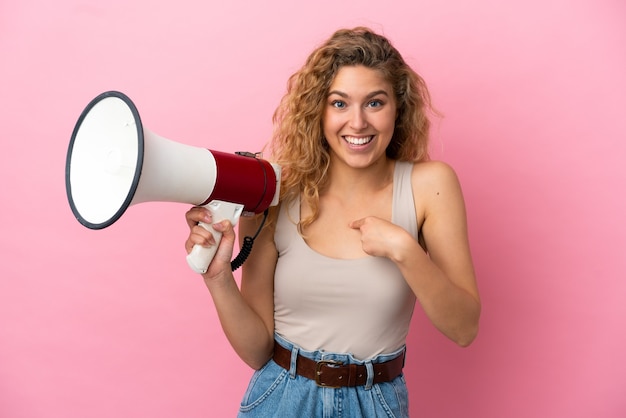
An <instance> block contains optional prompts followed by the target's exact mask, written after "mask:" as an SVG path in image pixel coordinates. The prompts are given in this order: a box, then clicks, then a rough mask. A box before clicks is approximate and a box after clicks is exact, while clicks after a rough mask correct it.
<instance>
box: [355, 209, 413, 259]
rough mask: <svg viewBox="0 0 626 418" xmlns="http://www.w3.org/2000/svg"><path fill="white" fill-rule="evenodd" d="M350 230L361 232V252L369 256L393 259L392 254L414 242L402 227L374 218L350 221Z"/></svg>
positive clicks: (368, 217)
mask: <svg viewBox="0 0 626 418" xmlns="http://www.w3.org/2000/svg"><path fill="white" fill-rule="evenodd" d="M350 228H352V229H358V230H359V231H360V232H361V245H362V247H363V251H365V252H366V253H367V254H369V255H371V256H376V257H387V258H391V259H393V252H397V251H399V250H401V249H402V248H405V247H406V246H407V245H408V244H409V243H410V242H412V241H414V239H413V237H412V236H411V235H410V234H409V233H408V232H407V231H405V230H404V229H403V228H402V227H400V226H398V225H395V224H393V223H391V222H388V221H386V220H384V219H380V218H377V217H375V216H367V217H365V218H361V219H357V220H356V221H352V222H350Z"/></svg>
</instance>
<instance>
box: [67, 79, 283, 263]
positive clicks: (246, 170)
mask: <svg viewBox="0 0 626 418" xmlns="http://www.w3.org/2000/svg"><path fill="white" fill-rule="evenodd" d="M280 173H281V170H280V166H278V165H276V164H272V163H269V162H268V161H266V160H264V159H262V158H261V157H260V155H258V154H253V153H233V154H229V153H224V152H219V151H212V150H209V149H205V148H199V147H194V146H189V145H184V144H180V143H177V142H174V141H171V140H169V139H167V138H163V137H161V136H158V135H156V134H154V133H152V132H150V131H149V130H147V129H145V128H144V127H143V126H142V123H141V119H140V117H139V112H138V111H137V108H136V107H135V105H134V104H133V102H132V101H131V100H130V98H129V97H128V96H126V95H125V94H123V93H120V92H117V91H107V92H104V93H102V94H100V95H98V96H97V97H96V98H94V99H93V100H92V101H91V102H90V103H89V104H88V105H87V107H86V108H85V109H84V110H83V112H82V114H81V115H80V117H79V119H78V122H77V123H76V126H75V127H74V130H73V132H72V138H71V141H70V145H69V149H68V151H67V159H66V164H65V187H66V191H67V197H68V200H69V204H70V207H71V209H72V212H73V213H74V216H75V217H76V219H77V220H78V221H79V222H80V223H81V224H82V225H84V226H85V227H87V228H90V229H103V228H106V227H108V226H110V225H112V224H113V223H114V222H115V221H117V220H118V219H119V218H120V217H121V216H122V215H123V214H124V212H125V211H126V209H127V208H128V207H130V206H132V205H134V204H137V203H143V202H155V201H161V202H179V203H188V204H191V205H196V206H205V207H207V208H208V209H209V210H210V211H211V213H212V215H213V221H214V222H219V221H222V220H224V219H229V220H230V221H231V222H232V224H233V225H235V224H236V223H237V221H238V220H239V217H240V216H242V215H244V216H246V215H250V216H251V215H254V214H259V213H263V212H265V211H266V210H267V209H268V208H269V207H270V206H275V205H277V204H278V197H279V190H280ZM201 225H202V226H203V227H205V228H206V229H208V230H209V231H211V233H212V234H213V236H214V238H215V241H216V245H215V246H213V247H211V248H206V247H202V246H200V245H196V246H195V247H194V248H193V250H192V252H191V253H190V254H189V255H188V256H187V262H188V263H189V266H190V267H191V268H192V270H194V271H195V272H197V273H205V272H206V270H207V267H208V265H209V264H210V262H211V260H212V259H213V257H214V256H215V251H216V250H217V244H219V241H220V239H221V234H220V233H219V232H218V231H215V230H213V228H212V227H211V226H210V225H207V224H201Z"/></svg>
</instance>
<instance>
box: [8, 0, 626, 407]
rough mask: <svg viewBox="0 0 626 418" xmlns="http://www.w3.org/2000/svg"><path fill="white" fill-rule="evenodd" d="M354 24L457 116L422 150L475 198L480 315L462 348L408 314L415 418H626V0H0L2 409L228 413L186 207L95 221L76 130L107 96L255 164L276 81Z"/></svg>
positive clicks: (171, 130)
mask: <svg viewBox="0 0 626 418" xmlns="http://www.w3.org/2000/svg"><path fill="white" fill-rule="evenodd" d="M170 4H171V5H174V6H170ZM358 24H365V25H369V26H371V27H373V28H375V29H377V30H380V31H383V32H384V33H385V34H386V35H388V36H389V38H391V40H392V41H394V42H395V44H396V45H397V47H398V48H399V49H400V50H401V51H402V52H403V54H404V55H405V57H406V58H407V60H408V61H410V63H411V64H412V65H413V66H414V67H415V68H416V69H417V70H418V71H419V72H420V73H421V74H422V75H423V76H424V77H425V78H426V80H427V82H428V83H429V85H430V87H431V89H432V94H433V97H434V101H435V103H436V105H437V107H438V108H439V109H440V110H441V111H442V112H443V113H444V114H445V117H444V118H443V119H441V120H439V121H436V122H435V125H434V130H433V143H432V144H433V146H432V153H433V156H434V157H435V158H437V159H443V160H445V161H447V162H449V163H451V164H452V165H453V166H454V167H456V169H457V171H458V174H459V176H460V178H461V181H462V183H463V186H464V191H465V196H466V200H467V206H468V214H469V223H470V229H471V231H470V232H471V244H472V248H473V253H474V257H475V262H476V269H477V272H478V278H479V284H480V289H481V292H482V297H483V303H484V310H483V317H482V323H481V326H482V328H481V332H480V335H479V337H478V339H477V340H476V342H475V343H474V345H472V346H471V347H470V348H468V349H461V348H457V347H455V346H454V345H453V344H452V343H451V342H449V341H447V340H446V339H445V338H444V337H442V336H441V335H439V334H438V333H437V332H436V331H435V330H434V329H433V327H432V326H431V325H430V324H429V323H428V322H427V321H426V320H425V318H424V316H423V315H422V314H421V312H420V311H418V312H417V314H416V316H415V321H414V325H413V327H412V330H411V335H410V339H409V358H408V362H407V367H406V372H407V380H408V384H409V389H410V391H411V411H412V415H413V416H416V417H418V416H419V417H437V418H438V417H458V416H466V417H477V418H478V417H480V418H491V417H493V418H502V417H508V418H516V417H569V418H576V417H580V418H583V417H611V418H613V417H624V416H626V397H625V396H624V393H625V390H626V389H625V388H626V359H625V357H626V355H625V353H626V303H624V299H625V297H626V254H625V248H626V223H625V222H624V221H623V217H624V214H626V197H625V193H624V188H625V181H626V169H625V168H624V162H623V160H624V157H626V141H625V140H626V76H625V74H626V6H625V3H624V2H623V1H622V0H579V1H571V0H525V1H506V2H504V1H490V0H474V1H464V0H455V1H440V0H421V1H414V0H411V1H404V2H396V3H395V4H394V2H385V1H366V0H359V1H328V0H320V1H316V2H310V3H308V4H303V3H298V2H294V1H292V0H274V1H266V2H252V1H250V2H239V1H232V2H226V1H222V2H215V1H213V2H206V1H200V0H195V1H192V0H180V1H176V2H154V1H127V0H108V1H106V2H105V1H100V2H96V1H85V0H60V1H54V2H51V1H43V0H20V1H3V2H2V3H0V52H1V57H2V58H1V64H0V83H1V87H2V88H1V90H0V126H1V128H2V147H3V148H2V152H1V153H0V158H1V164H0V181H1V182H2V189H1V190H2V208H1V210H2V217H0V231H1V234H0V257H1V260H2V262H1V264H0V276H1V280H0V416H2V417H10V418H22V417H28V418H30V417H53V418H56V417H59V418H60V417H94V418H97V417H112V416H116V417H147V416H150V417H163V418H170V417H187V418H193V417H207V416H215V417H222V416H233V415H234V414H235V413H236V410H237V407H238V404H239V400H240V398H241V395H242V393H243V391H244V389H245V386H246V384H247V380H248V378H249V376H250V374H251V371H250V370H249V369H248V368H247V367H246V366H245V365H243V363H242V362H240V361H239V360H238V359H237V358H236V356H235V355H234V354H233V352H232V351H231V349H230V347H229V345H228V343H227V342H226V339H225V337H224V336H223V334H222V331H221V329H220V327H219V324H218V322H217V318H216V315H215V313H214V309H213V306H212V303H211V301H210V297H209V294H208V292H207V291H206V289H205V287H204V285H203V283H202V281H201V280H200V278H199V277H198V276H196V275H195V274H193V273H192V272H191V271H190V270H189V269H188V267H187V265H186V263H185V260H184V249H183V242H184V240H185V237H186V225H185V222H184V219H183V214H184V212H185V210H186V208H187V206H186V205H181V204H175V203H147V204H143V205H137V206H134V207H132V208H131V209H130V210H129V211H128V212H127V214H126V215H125V216H124V217H123V218H122V219H121V220H120V221H119V222H118V223H116V224H115V225H114V226H112V227H110V228H108V229H105V230H102V231H91V230H88V229H86V228H84V227H82V226H81V225H80V224H79V223H78V222H77V221H76V220H75V219H74V217H73V215H72V213H71V211H70V209H69V205H68V204H67V200H66V196H65V186H64V167H65V155H66V151H67V145H68V143H69V138H70V135H71V132H72V128H73V126H74V124H75V122H76V120H77V118H78V116H79V114H80V112H81V111H82V109H83V108H84V106H85V105H86V104H87V103H88V102H89V100H91V99H92V98H93V97H95V96H96V95H97V94H99V93H101V92H102V91H105V90H110V89H117V90H121V91H123V92H125V93H126V94H128V95H129V96H130V97H131V98H132V99H133V100H134V102H135V103H136V104H137V106H138V108H139V110H140V113H141V115H142V119H143V121H144V124H145V126H146V127H148V128H149V129H150V130H152V131H154V132H156V133H159V134H160V135H163V136H165V137H168V138H171V139H174V140H176V141H177V142H181V143H186V144H193V145H199V146H205V147H207V148H211V149H216V150H221V151H227V152H234V151H238V150H249V151H257V150H259V149H260V148H261V147H262V145H263V144H264V143H265V142H266V140H267V139H268V137H269V136H270V133H271V120H270V119H271V115H272V112H273V110H274V108H275V106H276V104H277V103H278V100H279V98H280V97H281V95H282V93H283V92H284V88H285V83H286V80H287V77H288V76H289V75H290V74H291V73H292V72H293V71H294V70H296V69H297V68H298V67H299V66H300V65H301V64H302V63H303V60H304V58H305V57H306V55H308V53H309V52H310V51H311V50H312V48H313V47H314V46H316V45H317V44H318V43H319V42H321V41H322V40H323V39H325V38H326V37H327V36H328V35H330V33H331V32H332V31H333V30H335V29H337V28H339V27H343V26H354V25H358Z"/></svg>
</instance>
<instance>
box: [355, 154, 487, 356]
mask: <svg viewBox="0 0 626 418" xmlns="http://www.w3.org/2000/svg"><path fill="white" fill-rule="evenodd" d="M412 183H413V193H414V196H415V199H416V209H417V210H418V218H420V219H423V221H422V227H421V234H422V238H423V241H424V245H425V247H426V249H427V251H425V250H424V248H422V246H420V244H419V242H418V241H417V240H415V239H414V238H413V237H412V236H411V235H410V234H409V233H408V232H406V231H405V230H403V229H402V228H400V227H398V226H396V225H392V224H390V223H388V222H385V221H382V220H380V219H371V218H365V219H362V220H358V221H355V222H353V225H352V227H358V228H360V229H361V232H362V242H363V249H364V250H365V251H366V252H367V253H368V254H371V255H378V256H385V257H388V258H390V259H391V260H392V261H394V262H395V263H396V265H397V266H398V268H399V269H400V271H401V272H402V275H403V276H404V278H405V279H406V281H407V283H408V284H409V286H410V287H411V289H412V290H413V292H414V293H415V296H416V297H417V300H418V301H419V303H420V304H421V306H422V308H423V309H424V311H425V313H426V315H427V316H428V318H429V319H430V321H431V322H432V323H433V324H434V325H435V326H436V327H437V328H438V329H439V330H440V331H441V332H442V333H443V334H444V335H446V336H447V337H448V338H450V339H451V340H453V341H455V342H456V343H457V344H459V345H461V346H467V345H469V344H470V343H471V342H472V341H473V340H474V338H475V337H476V335H477V333H478V321H479V317H480V310H481V304H480V298H479V295H478V288H477V285H476V278H475V273H474V267H473V263H472V258H471V254H470V249H469V242H468V233H467V221H466V214H465V204H464V201H463V196H462V192H461V187H460V185H459V182H458V179H457V177H456V174H455V173H454V171H453V170H452V169H451V168H450V167H449V166H447V165H446V164H443V163H439V162H427V163H420V164H416V165H415V167H414V169H413V174H412Z"/></svg>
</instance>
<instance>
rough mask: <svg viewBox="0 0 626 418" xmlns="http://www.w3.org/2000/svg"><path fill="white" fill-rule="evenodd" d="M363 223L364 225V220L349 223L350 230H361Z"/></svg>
mask: <svg viewBox="0 0 626 418" xmlns="http://www.w3.org/2000/svg"><path fill="white" fill-rule="evenodd" d="M364 223H365V218H361V219H357V220H356V221H352V222H350V228H352V229H361V227H362V226H363V224H364Z"/></svg>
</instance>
